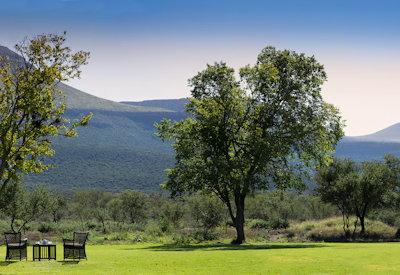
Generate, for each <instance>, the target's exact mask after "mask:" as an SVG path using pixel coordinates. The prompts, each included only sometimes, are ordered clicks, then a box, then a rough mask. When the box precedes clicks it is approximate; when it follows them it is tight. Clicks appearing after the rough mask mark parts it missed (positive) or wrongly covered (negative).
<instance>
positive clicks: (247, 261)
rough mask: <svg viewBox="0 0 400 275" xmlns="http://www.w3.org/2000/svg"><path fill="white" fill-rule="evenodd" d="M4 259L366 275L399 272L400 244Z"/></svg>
mask: <svg viewBox="0 0 400 275" xmlns="http://www.w3.org/2000/svg"><path fill="white" fill-rule="evenodd" d="M57 247H58V251H57V252H58V254H57V255H58V260H57V261H47V260H46V261H42V262H32V261H31V259H32V255H31V253H32V247H29V259H28V261H22V262H19V261H17V262H5V261H4V255H5V247H4V246H1V247H0V257H1V260H0V273H1V274H44V273H51V274H54V273H62V274H153V273H154V274H157V273H158V274H160V273H161V274H182V273H187V274H266V273H274V274H277V273H279V274H293V273H295V274H310V273H318V274H321V273H335V274H345V273H346V274H348V273H351V274H367V273H371V274H372V273H374V274H375V273H382V274H388V273H389V274H393V273H400V265H399V261H400V243H301V244H295V243H282V244H279V243H271V244H246V245H243V246H239V247H238V246H232V245H227V244H207V245H204V244H203V245H188V246H177V245H159V244H137V245H136V244H135V245H89V246H88V247H87V254H88V260H87V261H86V260H83V261H80V262H79V263H73V262H63V261H62V260H61V258H62V245H58V246H57Z"/></svg>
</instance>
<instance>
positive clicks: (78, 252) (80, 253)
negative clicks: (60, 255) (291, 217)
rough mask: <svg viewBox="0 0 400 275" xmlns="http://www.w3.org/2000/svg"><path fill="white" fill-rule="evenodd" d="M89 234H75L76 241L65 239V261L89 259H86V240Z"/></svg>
mask: <svg viewBox="0 0 400 275" xmlns="http://www.w3.org/2000/svg"><path fill="white" fill-rule="evenodd" d="M88 235H89V233H87V232H84V233H79V232H74V239H73V240H67V239H63V245H64V260H65V259H74V260H75V259H78V260H80V259H87V258H86V249H85V246H86V240H87V237H88Z"/></svg>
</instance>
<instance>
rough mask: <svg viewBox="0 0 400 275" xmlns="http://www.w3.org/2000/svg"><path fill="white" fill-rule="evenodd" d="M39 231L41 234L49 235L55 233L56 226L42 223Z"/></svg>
mask: <svg viewBox="0 0 400 275" xmlns="http://www.w3.org/2000/svg"><path fill="white" fill-rule="evenodd" d="M38 231H39V232H40V233H49V232H51V231H54V226H53V225H52V224H51V223H41V224H39V226H38Z"/></svg>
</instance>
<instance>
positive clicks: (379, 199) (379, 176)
mask: <svg viewBox="0 0 400 275" xmlns="http://www.w3.org/2000/svg"><path fill="white" fill-rule="evenodd" d="M396 176H397V175H395V174H393V173H392V170H391V169H390V168H389V167H388V166H387V165H386V164H385V163H381V162H377V161H371V162H364V163H363V164H362V167H361V175H360V177H359V180H358V182H357V188H356V189H355V194H354V210H355V215H356V216H357V218H358V219H359V221H360V225H361V232H360V233H361V235H363V234H364V233H365V217H366V215H367V214H368V212H369V211H371V210H372V209H375V208H377V207H379V206H380V205H382V204H383V202H384V198H385V196H386V195H387V194H388V193H389V192H392V191H394V189H395V187H396V185H397V182H396Z"/></svg>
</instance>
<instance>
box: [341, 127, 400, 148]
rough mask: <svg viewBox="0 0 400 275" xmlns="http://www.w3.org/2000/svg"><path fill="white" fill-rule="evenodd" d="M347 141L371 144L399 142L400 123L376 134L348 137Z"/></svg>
mask: <svg viewBox="0 0 400 275" xmlns="http://www.w3.org/2000/svg"><path fill="white" fill-rule="evenodd" d="M347 139H348V140H355V141H371V142H394V143H397V142H400V123H396V124H394V125H392V126H389V127H387V128H385V129H383V130H380V131H378V132H376V133H373V134H369V135H365V136H354V137H348V138H347Z"/></svg>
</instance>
